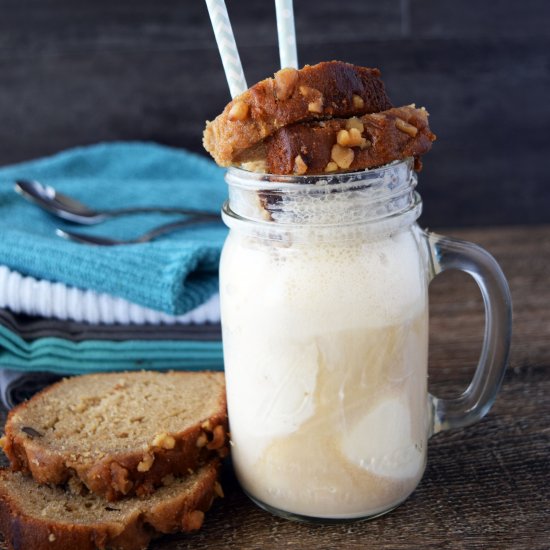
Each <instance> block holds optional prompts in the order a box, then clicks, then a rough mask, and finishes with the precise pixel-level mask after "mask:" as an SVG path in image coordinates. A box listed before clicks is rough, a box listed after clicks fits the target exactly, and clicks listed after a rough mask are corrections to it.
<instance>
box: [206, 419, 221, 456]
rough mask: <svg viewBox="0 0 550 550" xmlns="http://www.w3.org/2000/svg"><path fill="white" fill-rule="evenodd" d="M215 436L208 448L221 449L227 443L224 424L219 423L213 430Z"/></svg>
mask: <svg viewBox="0 0 550 550" xmlns="http://www.w3.org/2000/svg"><path fill="white" fill-rule="evenodd" d="M212 434H213V438H212V441H211V442H210V443H208V445H207V446H206V448H207V449H210V450H212V449H220V448H221V447H223V444H224V443H225V430H224V429H223V426H222V425H218V426H216V427H215V428H214V431H213V432H212Z"/></svg>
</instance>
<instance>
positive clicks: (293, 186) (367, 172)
mask: <svg viewBox="0 0 550 550" xmlns="http://www.w3.org/2000/svg"><path fill="white" fill-rule="evenodd" d="M413 163H414V159H413V158H412V157H408V158H406V159H403V160H395V161H392V162H390V163H388V164H384V165H382V166H378V167H375V168H367V169H364V170H357V171H355V172H338V173H326V174H306V175H301V176H300V175H296V174H291V175H290V174H268V173H265V172H253V171H250V170H245V169H244V168H238V167H235V166H231V167H229V168H228V169H227V174H226V181H227V183H228V184H229V185H230V186H238V187H241V188H244V189H250V190H258V189H265V188H266V187H265V186H266V183H267V184H271V185H273V184H275V185H276V186H277V188H278V189H280V190H281V191H282V190H284V191H285V192H292V191H293V190H298V189H302V190H305V189H308V188H309V189H311V188H317V187H320V186H324V185H335V184H337V185H339V186H340V187H341V188H342V187H344V188H345V187H346V186H347V185H350V186H353V185H354V184H357V183H359V182H365V181H368V180H379V179H380V178H382V177H383V176H384V175H385V173H386V172H390V171H396V170H399V169H403V168H406V169H407V170H409V171H412V170H413Z"/></svg>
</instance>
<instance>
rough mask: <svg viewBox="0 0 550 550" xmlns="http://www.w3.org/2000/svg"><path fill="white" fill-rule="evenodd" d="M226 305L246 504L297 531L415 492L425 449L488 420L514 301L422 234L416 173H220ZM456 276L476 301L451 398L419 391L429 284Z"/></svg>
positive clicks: (454, 248)
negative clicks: (475, 355)
mask: <svg viewBox="0 0 550 550" xmlns="http://www.w3.org/2000/svg"><path fill="white" fill-rule="evenodd" d="M226 179H227V182H228V184H229V201H228V202H227V203H226V204H225V205H224V209H223V213H222V214H223V218H224V221H225V223H226V224H227V225H228V226H229V227H230V229H231V231H230V233H229V236H228V238H227V241H226V243H225V246H224V249H223V253H222V259H221V264H220V298H221V315H222V330H223V345H224V361H225V372H226V381H227V397H228V411H229V422H230V430H231V439H232V458H233V465H234V468H235V471H236V475H237V477H238V479H239V481H240V483H241V485H242V487H243V489H244V490H245V492H246V493H247V494H248V495H249V496H250V497H251V498H252V499H253V500H254V501H255V502H256V503H257V504H259V505H260V506H262V507H263V508H265V509H267V510H270V511H271V512H273V513H276V514H278V515H282V516H285V517H290V518H294V519H304V520H331V519H332V520H338V519H350V518H357V519H359V518H369V517H374V516H377V515H380V514H382V513H385V512H387V511H389V510H391V509H392V508H394V507H396V506H397V505H398V504H400V503H401V502H403V501H404V500H405V499H406V498H407V497H408V496H409V495H410V493H412V491H414V489H415V488H416V486H417V485H418V483H419V481H420V479H421V477H422V474H423V471H424V468H425V464H426V451H427V440H428V438H429V437H430V436H431V435H432V434H433V433H436V432H438V431H441V430H444V429H448V428H454V427H463V426H466V425H469V424H472V423H474V422H476V421H478V420H479V419H480V418H482V417H483V416H484V415H485V414H486V413H487V411H488V410H489V408H490V407H491V405H492V403H493V401H494V399H495V396H496V393H497V390H498V388H499V386H500V383H501V380H502V377H503V375H504V370H505V367H506V361H507V356H508V350H509V343H510V333H511V302H510V294H509V290H508V286H507V283H506V280H505V278H504V276H503V274H502V271H501V270H500V268H499V266H498V265H497V263H496V262H495V260H494V259H493V258H492V256H490V255H489V254H488V253H487V252H485V251H484V250H483V249H481V248H479V247H478V246H476V245H474V244H470V243H467V242H462V241H457V240H454V239H449V238H446V237H441V236H438V235H435V234H433V233H428V232H425V231H423V230H421V229H420V228H419V227H418V225H417V224H416V220H417V218H418V216H419V215H420V212H421V207H422V203H421V200H420V197H419V195H418V193H416V192H415V190H414V188H415V185H416V174H415V173H414V171H413V170H412V162H411V161H410V160H409V161H403V162H396V163H393V164H390V165H387V166H384V167H382V168H379V169H374V170H368V171H363V172H356V173H346V174H335V175H320V176H273V175H267V174H257V173H252V172H246V171H244V170H239V169H230V170H229V171H228V174H227V177H226ZM450 268H456V269H461V270H463V271H466V272H467V273H469V274H471V275H472V276H473V277H474V279H475V280H476V281H477V283H478V285H479V287H480V289H481V292H482V295H483V299H484V303H485V311H486V327H485V336H484V343H483V349H482V353H481V357H480V360H479V364H478V366H477V369H476V372H475V375H474V377H473V380H472V382H471V384H470V386H469V387H468V389H467V390H466V391H465V392H464V394H462V395H461V396H459V397H458V398H456V399H438V398H436V397H433V396H431V395H429V394H428V391H427V363H428V284H429V282H430V280H432V279H433V278H434V277H435V275H437V274H438V273H439V272H441V271H443V270H445V269H450Z"/></svg>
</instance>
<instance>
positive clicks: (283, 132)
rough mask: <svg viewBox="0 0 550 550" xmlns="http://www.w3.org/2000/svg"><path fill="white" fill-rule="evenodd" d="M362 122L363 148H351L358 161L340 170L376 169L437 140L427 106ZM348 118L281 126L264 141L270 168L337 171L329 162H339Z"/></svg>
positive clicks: (415, 154) (415, 153) (395, 110)
mask: <svg viewBox="0 0 550 550" xmlns="http://www.w3.org/2000/svg"><path fill="white" fill-rule="evenodd" d="M358 121H359V122H360V123H361V124H362V126H363V128H364V130H363V131H362V132H361V136H362V137H363V138H364V140H365V141H364V144H363V146H362V147H360V146H358V145H357V146H352V147H347V149H351V150H352V151H353V160H352V161H351V163H350V164H349V165H348V166H345V167H342V166H338V168H337V170H338V171H339V172H341V171H354V170H363V169H366V168H373V167H376V166H381V165H383V164H387V163H388V162H392V161H394V160H402V159H405V158H408V157H415V158H418V157H420V156H421V155H423V154H425V153H427V152H428V151H429V150H430V148H431V145H432V142H433V141H434V140H435V139H436V137H435V135H434V134H433V133H432V132H431V131H430V128H429V125H428V113H427V111H426V110H425V109H416V108H415V107H414V106H406V107H398V108H392V109H388V110H386V111H383V112H380V113H374V114H367V115H364V116H362V117H360V118H358ZM399 121H404V122H405V123H406V125H403V123H402V122H399ZM349 122H350V121H349V120H348V119H342V118H339V119H336V118H335V119H331V120H326V121H321V122H311V123H302V124H293V125H290V126H287V127H284V128H281V129H280V130H278V131H277V132H275V134H274V135H272V136H271V137H269V138H268V139H267V140H266V141H265V143H264V150H263V152H262V154H263V155H264V156H265V157H264V158H265V160H266V171H267V172H268V173H270V174H295V173H297V169H299V170H300V172H299V173H301V174H322V173H325V172H330V171H336V169H333V170H330V168H331V166H329V163H331V162H333V163H334V152H333V147H334V145H335V144H336V143H337V138H338V133H339V132H340V131H342V130H346V128H348V127H349ZM407 125H411V126H412V127H414V128H410V127H409V126H407ZM403 128H404V129H403ZM404 130H409V132H410V133H407V132H406V131H404ZM298 158H299V165H298V166H297V162H296V160H297V159H298ZM327 166H328V168H329V169H327ZM333 168H334V167H333Z"/></svg>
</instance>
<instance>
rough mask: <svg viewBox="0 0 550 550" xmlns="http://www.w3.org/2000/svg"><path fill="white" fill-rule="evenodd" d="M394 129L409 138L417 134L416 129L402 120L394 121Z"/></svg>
mask: <svg viewBox="0 0 550 550" xmlns="http://www.w3.org/2000/svg"><path fill="white" fill-rule="evenodd" d="M395 127H396V128H397V129H398V130H400V131H401V132H404V133H405V134H409V136H411V137H415V136H416V134H418V128H417V127H416V126H413V125H412V124H409V123H408V122H406V121H404V120H403V119H402V118H396V119H395Z"/></svg>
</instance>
